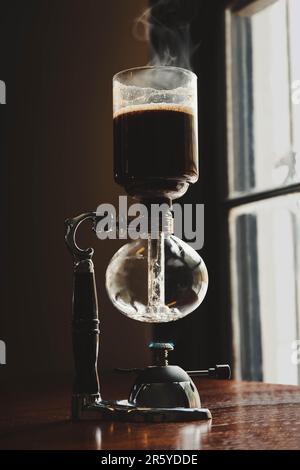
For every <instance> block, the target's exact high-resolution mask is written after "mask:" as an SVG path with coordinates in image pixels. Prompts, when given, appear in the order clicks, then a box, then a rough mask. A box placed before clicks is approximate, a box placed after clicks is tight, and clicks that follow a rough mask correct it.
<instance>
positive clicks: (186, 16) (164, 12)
mask: <svg viewBox="0 0 300 470" xmlns="http://www.w3.org/2000/svg"><path fill="white" fill-rule="evenodd" d="M153 3H154V4H153V6H152V7H150V8H148V9H147V10H146V11H144V12H143V13H142V14H141V15H140V16H139V17H138V18H136V20H135V24H134V30H133V33H134V36H135V38H136V39H138V40H141V41H147V42H149V44H150V54H151V60H150V63H149V65H154V66H162V65H169V66H176V67H183V68H186V69H189V70H191V57H192V54H193V53H194V51H195V47H193V44H192V41H191V35H190V24H191V21H192V19H193V17H194V16H195V14H196V3H197V2H195V1H194V0H159V1H156V2H153Z"/></svg>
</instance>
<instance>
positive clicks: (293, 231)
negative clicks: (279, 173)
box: [230, 194, 300, 384]
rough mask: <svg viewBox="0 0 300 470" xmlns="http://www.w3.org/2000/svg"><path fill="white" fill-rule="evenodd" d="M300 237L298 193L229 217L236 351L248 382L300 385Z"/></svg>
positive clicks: (241, 374)
mask: <svg viewBox="0 0 300 470" xmlns="http://www.w3.org/2000/svg"><path fill="white" fill-rule="evenodd" d="M299 234H300V195H298V194H297V195H287V196H280V197H275V198H272V199H267V200H265V201H260V202H256V203H250V204H245V205H243V206H239V207H237V208H234V209H232V210H231V212H230V238H231V268H232V270H231V273H232V283H231V284H232V308H233V319H234V321H233V326H234V348H235V356H236V360H237V364H236V365H237V370H238V375H239V377H241V378H243V379H251V380H264V381H266V382H273V383H287V384H297V383H298V381H299V365H297V364H296V363H295V361H294V360H293V357H294V356H295V348H296V347H297V343H296V342H297V341H298V340H299V338H300V329H299V320H300V313H299V311H300V310H299V309H300V304H299V302H300V279H299V272H300V271H299V268H300V266H299V262H300V237H299ZM293 353H294V354H293Z"/></svg>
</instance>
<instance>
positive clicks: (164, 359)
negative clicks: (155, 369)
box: [149, 341, 174, 366]
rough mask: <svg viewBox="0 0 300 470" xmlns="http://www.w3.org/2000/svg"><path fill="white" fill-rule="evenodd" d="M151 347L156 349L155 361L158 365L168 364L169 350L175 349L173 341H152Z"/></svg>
mask: <svg viewBox="0 0 300 470" xmlns="http://www.w3.org/2000/svg"><path fill="white" fill-rule="evenodd" d="M149 349H151V350H153V351H154V362H155V365H156V366H167V365H168V354H169V351H173V350H174V345H173V343H156V342H153V341H152V342H151V343H150V344H149Z"/></svg>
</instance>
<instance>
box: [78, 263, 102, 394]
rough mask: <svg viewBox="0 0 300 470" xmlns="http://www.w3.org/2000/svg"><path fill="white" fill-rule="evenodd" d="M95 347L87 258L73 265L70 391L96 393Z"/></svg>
mask: <svg viewBox="0 0 300 470" xmlns="http://www.w3.org/2000/svg"><path fill="white" fill-rule="evenodd" d="M98 347H99V319H98V303H97V292H96V283H95V274H94V266H93V262H92V261H91V260H83V261H80V262H79V263H77V264H76V265H75V270H74V292H73V354H74V365H75V377H74V384H73V394H75V395H76V394H87V395H94V394H95V395H96V394H98V393H99V380H98V373H97V359H98Z"/></svg>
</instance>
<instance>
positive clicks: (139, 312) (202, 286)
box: [106, 235, 208, 323]
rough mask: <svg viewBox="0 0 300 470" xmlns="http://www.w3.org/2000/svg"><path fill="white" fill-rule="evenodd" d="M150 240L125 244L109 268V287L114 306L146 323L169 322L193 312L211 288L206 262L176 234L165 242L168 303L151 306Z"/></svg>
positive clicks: (107, 279) (166, 294)
mask: <svg viewBox="0 0 300 470" xmlns="http://www.w3.org/2000/svg"><path fill="white" fill-rule="evenodd" d="M147 243H148V242H147V240H138V241H135V242H132V243H128V244H126V245H124V246H123V247H122V248H120V250H119V251H118V252H117V253H116V254H115V255H114V256H113V258H112V260H111V261H110V263H109V265H108V268H107V271H106V288H107V292H108V295H109V297H110V300H111V302H112V303H113V305H114V306H115V307H116V308H117V309H118V310H119V311H120V312H122V313H123V314H124V315H126V316H128V317H129V318H132V319H134V320H139V321H142V322H152V323H157V322H169V321H174V320H178V319H180V318H183V317H185V316H186V315H188V314H189V313H191V312H193V311H194V310H195V309H196V308H197V307H198V306H199V305H200V304H201V302H202V301H203V299H204V297H205V294H206V291H207V287H208V273H207V269H206V266H205V264H204V261H203V260H202V258H201V257H200V256H199V254H198V253H197V252H196V251H195V250H194V249H193V248H191V247H190V246H189V245H188V244H187V243H185V242H183V241H182V240H180V239H179V238H177V237H175V236H173V235H172V236H170V237H168V238H166V239H165V241H164V254H165V272H164V278H165V286H164V287H165V302H164V303H165V305H159V306H158V307H156V308H155V307H151V306H149V305H148V248H147Z"/></svg>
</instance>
